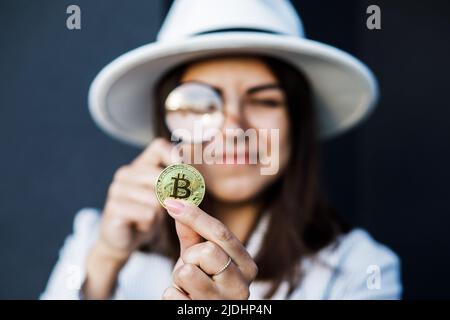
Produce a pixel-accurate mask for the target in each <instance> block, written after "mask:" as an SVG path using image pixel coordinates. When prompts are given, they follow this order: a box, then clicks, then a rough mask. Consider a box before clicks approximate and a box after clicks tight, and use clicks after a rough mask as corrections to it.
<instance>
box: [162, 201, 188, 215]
mask: <svg viewBox="0 0 450 320" xmlns="http://www.w3.org/2000/svg"><path fill="white" fill-rule="evenodd" d="M164 205H165V206H166V208H167V209H168V210H170V212H172V213H173V214H180V213H181V212H182V211H183V209H184V204H183V203H182V202H180V201H177V200H174V199H171V198H167V199H166V200H164Z"/></svg>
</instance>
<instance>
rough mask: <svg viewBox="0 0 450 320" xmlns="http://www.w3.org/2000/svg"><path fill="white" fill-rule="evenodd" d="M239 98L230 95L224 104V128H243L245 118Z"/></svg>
mask: <svg viewBox="0 0 450 320" xmlns="http://www.w3.org/2000/svg"><path fill="white" fill-rule="evenodd" d="M242 116H243V113H242V110H241V106H240V102H239V98H237V97H231V99H230V98H229V99H227V101H226V102H225V105H224V117H225V118H224V124H223V128H224V129H238V128H242V129H245V128H244V126H245V121H244V120H245V119H243V117H242Z"/></svg>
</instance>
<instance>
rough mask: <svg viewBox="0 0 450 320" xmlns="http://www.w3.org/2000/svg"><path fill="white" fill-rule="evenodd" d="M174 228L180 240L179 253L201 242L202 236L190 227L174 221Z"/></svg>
mask: <svg viewBox="0 0 450 320" xmlns="http://www.w3.org/2000/svg"><path fill="white" fill-rule="evenodd" d="M175 228H176V230H177V235H178V239H179V240H180V255H181V254H183V252H184V250H186V249H187V248H189V247H191V246H193V245H194V244H197V243H200V242H202V240H203V239H202V237H201V236H200V235H199V234H198V233H197V232H195V231H194V230H193V229H192V228H191V227H189V226H187V225H185V224H182V223H181V222H178V221H175Z"/></svg>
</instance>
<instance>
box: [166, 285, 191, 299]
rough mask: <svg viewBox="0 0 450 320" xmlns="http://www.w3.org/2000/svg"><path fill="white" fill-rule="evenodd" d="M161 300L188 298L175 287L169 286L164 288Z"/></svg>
mask: <svg viewBox="0 0 450 320" xmlns="http://www.w3.org/2000/svg"><path fill="white" fill-rule="evenodd" d="M162 299H163V300H190V299H189V297H188V296H187V295H186V294H185V293H183V292H181V291H180V290H178V289H177V288H175V287H169V288H167V289H166V290H164V293H163V295H162Z"/></svg>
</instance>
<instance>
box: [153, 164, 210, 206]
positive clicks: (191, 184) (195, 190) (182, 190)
mask: <svg viewBox="0 0 450 320" xmlns="http://www.w3.org/2000/svg"><path fill="white" fill-rule="evenodd" d="M205 190H206V189H205V180H204V179H203V177H202V175H201V174H200V172H198V170H197V169H195V168H194V167H192V166H190V165H188V164H174V165H171V166H168V167H167V168H165V169H164V170H163V171H162V172H161V173H160V174H159V176H158V179H157V181H156V190H155V192H156V196H157V198H158V201H159V203H161V205H162V206H163V207H164V200H165V199H166V198H174V199H183V200H185V201H187V202H190V203H192V204H195V205H196V206H198V205H199V204H200V202H202V200H203V197H204V195H205Z"/></svg>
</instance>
